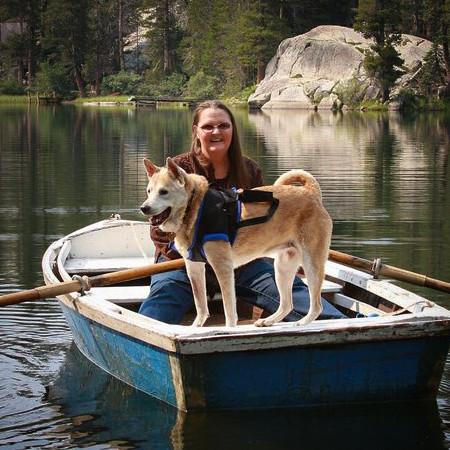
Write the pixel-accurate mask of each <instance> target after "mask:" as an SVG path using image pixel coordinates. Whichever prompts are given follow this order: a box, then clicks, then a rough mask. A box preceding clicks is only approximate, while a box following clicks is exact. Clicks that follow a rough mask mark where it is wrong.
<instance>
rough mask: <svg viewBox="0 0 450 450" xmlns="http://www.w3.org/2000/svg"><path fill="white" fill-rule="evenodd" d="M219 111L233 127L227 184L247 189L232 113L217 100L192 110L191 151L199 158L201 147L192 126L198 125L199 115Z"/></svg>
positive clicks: (246, 179)
mask: <svg viewBox="0 0 450 450" xmlns="http://www.w3.org/2000/svg"><path fill="white" fill-rule="evenodd" d="M210 108H211V109H221V110H223V111H225V112H226V113H227V114H228V116H229V118H230V121H231V124H232V126H233V134H232V136H231V143H230V147H229V149H228V160H229V170H228V174H227V178H228V182H229V183H230V184H231V185H232V186H236V187H238V188H248V187H250V176H249V173H248V170H247V166H246V164H245V163H244V158H243V157H242V150H241V144H240V141H239V134H238V131H237V127H236V121H235V120H234V116H233V114H232V112H231V111H230V110H229V109H228V107H227V106H226V105H224V104H223V103H222V102H219V101H218V100H207V101H205V102H202V103H200V104H199V105H198V106H197V107H196V108H195V110H194V115H193V118H192V143H191V151H193V152H195V154H196V155H198V156H200V158H201V147H200V141H199V139H198V138H197V135H196V132H195V129H194V126H196V125H198V122H199V120H200V114H201V113H202V112H203V111H204V110H205V109H210Z"/></svg>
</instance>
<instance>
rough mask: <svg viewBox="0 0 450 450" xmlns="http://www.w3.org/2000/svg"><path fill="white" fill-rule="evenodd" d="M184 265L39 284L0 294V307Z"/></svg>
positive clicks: (178, 262) (175, 263)
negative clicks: (38, 285)
mask: <svg viewBox="0 0 450 450" xmlns="http://www.w3.org/2000/svg"><path fill="white" fill-rule="evenodd" d="M182 267H184V260H183V259H175V260H172V261H165V262H162V263H157V264H149V265H147V266H142V267H136V268H134V269H125V270H119V271H117V272H110V273H104V274H102V275H95V276H93V277H85V278H86V279H85V280H80V279H78V280H70V281H63V282H61V283H55V284H49V285H47V286H40V287H37V288H34V289H29V290H28V291H20V292H14V293H12V294H6V295H2V296H0V307H1V306H8V305H15V304H17V303H22V302H27V301H30V300H38V299H42V298H49V297H56V296H58V295H64V294H69V293H70V292H77V291H80V290H81V289H84V288H85V286H86V285H88V286H90V287H99V286H109V285H111V284H116V283H122V282H124V281H131V280H138V279H140V278H145V277H149V276H151V275H154V274H156V273H161V272H169V271H171V270H176V269H181V268H182Z"/></svg>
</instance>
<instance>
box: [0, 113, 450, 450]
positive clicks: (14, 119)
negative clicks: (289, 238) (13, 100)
mask: <svg viewBox="0 0 450 450" xmlns="http://www.w3.org/2000/svg"><path fill="white" fill-rule="evenodd" d="M236 116H237V120H238V124H239V126H240V129H241V136H242V142H243V147H244V149H245V153H246V154H247V155H249V156H251V157H252V158H253V159H255V160H257V161H258V162H259V164H260V165H261V166H262V168H263V171H264V175H265V179H266V182H267V183H271V182H273V181H274V180H275V178H276V177H277V176H278V175H280V174H281V173H282V172H284V171H285V170H287V169H290V168H304V169H306V170H309V171H311V172H312V173H313V174H315V175H316V176H317V178H318V179H319V181H320V183H321V186H322V190H323V195H324V200H325V203H326V206H327V208H328V210H329V212H330V213H331V215H332V217H333V219H334V237H333V248H335V249H336V250H342V251H346V252H348V253H352V254H356V255H359V256H364V257H367V258H374V257H381V258H382V259H383V261H384V262H386V263H389V264H393V265H398V266H400V267H405V268H408V269H410V270H413V271H417V272H421V273H426V274H428V275H430V276H433V277H435V278H439V279H444V280H450V263H449V257H448V254H449V252H450V168H449V161H448V158H449V148H450V117H449V116H444V115H441V114H427V115H419V116H415V117H409V118H405V117H400V116H396V115H387V114H374V115H372V114H360V113H355V114H353V113H348V114H344V115H341V114H336V115H334V114H331V113H312V112H306V111H299V112H294V111H278V112H276V111H275V112H272V113H270V114H265V113H252V114H249V113H248V112H247V111H246V110H236ZM190 117H191V114H190V112H189V111H188V110H174V109H162V110H158V111H135V110H133V109H93V108H92V109H91V108H89V107H84V108H81V107H78V108H72V107H40V108H36V107H31V108H28V107H26V106H25V107H22V106H14V107H9V106H8V107H5V106H0V293H6V292H11V291H16V290H21V289H25V288H31V287H33V286H37V285H41V284H42V283H43V281H42V274H41V268H40V260H41V257H42V254H43V252H44V251H45V249H46V248H47V246H48V245H49V244H50V243H51V242H53V241H54V240H55V239H57V238H59V237H61V236H63V235H65V234H67V233H68V232H70V231H73V230H75V229H77V228H80V227H81V226H84V225H87V224H89V223H92V222H94V221H97V220H100V219H104V218H106V217H108V216H109V215H110V214H112V213H116V212H117V213H119V214H121V215H122V217H124V218H129V219H140V218H141V216H140V215H139V214H138V212H137V207H138V205H140V203H141V202H142V200H143V192H144V187H145V184H146V176H145V172H144V170H143V169H142V158H143V157H150V158H151V159H152V160H153V161H154V162H156V163H159V164H162V163H163V162H164V160H165V158H166V157H167V156H170V155H175V154H177V153H180V152H181V151H183V150H185V149H187V148H188V146H189V129H190ZM414 290H415V291H416V292H419V293H422V294H426V295H428V296H429V297H430V298H431V299H433V300H434V301H436V302H438V303H440V304H441V305H443V306H446V307H450V298H449V296H448V295H446V294H440V293H437V292H433V291H426V290H423V289H420V288H416V289H414ZM448 366H449V367H448V369H447V370H446V373H445V375H444V379H443V382H442V385H441V390H440V393H439V397H438V399H437V402H436V403H435V402H432V403H425V404H423V403H418V404H416V403H413V404H406V405H403V404H400V405H375V406H364V407H348V408H339V409H326V410H313V411H311V410H308V411H298V410H292V411H282V412H281V411H276V412H272V411H266V412H247V413H215V414H182V413H178V412H177V411H176V410H174V409H173V408H171V407H168V406H166V405H164V404H161V403H159V402H158V401H156V400H153V399H152V398H150V397H148V396H146V395H145V394H142V393H139V392H137V391H135V390H133V389H131V388H129V387H127V386H125V385H124V384H122V383H121V382H119V381H117V380H115V379H113V378H111V377H110V376H108V375H106V374H105V373H103V372H102V371H100V370H99V369H97V368H96V367H95V366H93V365H92V364H91V363H89V362H88V361H87V360H85V359H84V358H83V357H82V356H81V355H80V354H79V353H78V351H77V349H76V348H74V347H73V345H72V343H71V334H70V331H69V329H68V327H67V325H66V323H65V321H64V319H63V317H62V315H61V313H60V310H59V307H58V305H57V303H56V301H55V300H54V299H53V300H46V301H39V302H35V303H32V304H30V303H28V304H22V305H17V306H12V307H8V308H3V309H1V310H0V447H1V448H10V449H25V448H33V449H35V448H47V449H53V448H95V449H109V448H111V449H112V448H114V449H116V448H120V449H129V448H142V449H149V448H151V449H177V450H178V449H213V448H214V449H249V448H255V449H258V450H261V449H262V450H265V449H282V448H286V449H295V448H299V447H301V448H304V449H320V450H321V449H327V450H328V449H330V448H335V449H341V448H342V449H353V448H354V449H360V448H366V449H374V450H375V449H391V448H392V449H403V448H405V449H406V448H407V449H419V448H420V449H427V450H428V449H444V448H448V447H449V443H450V365H448Z"/></svg>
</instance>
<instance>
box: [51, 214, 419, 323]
mask: <svg viewBox="0 0 450 450" xmlns="http://www.w3.org/2000/svg"><path fill="white" fill-rule="evenodd" d="M145 225H146V224H145ZM130 231H132V232H130V233H128V234H127V233H124V230H123V227H117V226H116V227H111V228H106V229H101V230H98V231H95V230H94V231H92V232H86V233H80V234H75V235H74V236H72V237H69V238H68V239H66V240H65V241H64V243H63V245H62V246H61V248H60V249H59V251H58V254H57V255H56V256H55V261H54V263H53V267H52V270H53V273H54V274H55V275H56V276H57V277H58V278H59V279H60V280H61V281H67V280H70V279H72V277H73V275H87V276H94V275H99V274H103V273H108V272H112V271H117V270H122V269H130V268H135V267H139V266H143V265H146V264H151V263H152V262H153V248H152V247H151V241H150V240H149V237H148V225H146V226H143V224H141V223H139V222H137V225H135V226H133V227H132V230H130ZM143 249H145V251H144V250H143ZM326 273H327V275H326V280H325V282H324V284H323V288H322V297H323V298H325V299H326V300H328V301H329V302H330V303H332V304H333V305H334V306H336V308H338V309H339V310H340V311H341V312H343V313H344V314H345V315H346V316H347V317H348V318H353V317H376V316H384V315H387V314H388V315H390V314H394V313H395V314H401V313H407V312H420V311H421V309H423V308H424V307H425V306H424V305H423V304H421V303H423V302H420V301H418V300H417V299H419V300H424V299H422V298H421V297H418V296H416V295H415V294H411V295H412V296H413V297H415V298H411V299H408V298H404V297H405V295H404V293H405V292H406V291H404V290H401V289H400V288H397V289H400V291H401V292H400V293H399V294H398V295H396V293H395V289H394V292H393V293H392V292H389V293H388V294H387V295H384V291H382V292H383V295H379V294H378V293H376V292H371V290H370V289H368V288H367V286H368V281H369V280H372V279H373V277H372V275H370V274H367V273H364V272H361V271H356V270H354V269H351V270H350V269H349V270H348V271H347V270H346V268H345V266H342V264H337V263H334V262H331V261H328V263H327V268H326ZM298 275H299V276H300V277H302V279H303V280H304V282H305V283H306V284H307V283H308V281H307V280H306V279H305V278H304V277H303V275H302V273H301V270H300V272H299V274H298ZM149 284H150V279H149V278H147V279H140V280H134V281H129V282H125V283H121V284H117V285H112V286H108V287H94V288H92V289H91V291H90V292H91V293H93V294H94V293H98V294H100V296H101V297H102V298H103V299H105V300H108V301H110V302H112V303H114V304H116V305H118V306H120V307H123V308H126V309H129V310H132V311H137V310H138V309H139V306H140V304H141V303H142V301H143V300H145V299H146V297H147V296H148V294H149ZM369 284H370V283H369ZM393 286H394V288H396V286H395V285H393ZM209 308H210V318H209V319H208V321H207V323H206V326H217V325H222V324H224V323H225V319H224V314H223V306H222V301H221V297H220V294H216V295H215V296H214V297H213V298H210V301H209ZM265 314H266V313H265V312H264V311H263V310H261V309H260V308H258V307H256V306H252V305H249V304H248V303H245V302H244V301H241V300H239V299H238V315H239V323H240V324H250V323H253V322H254V321H255V320H257V319H258V318H260V317H264V316H265ZM194 318H195V311H194V310H192V311H191V312H190V313H188V314H187V315H186V316H185V317H184V320H183V322H182V324H183V325H190V324H191V323H192V322H193V320H194Z"/></svg>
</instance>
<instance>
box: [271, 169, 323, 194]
mask: <svg viewBox="0 0 450 450" xmlns="http://www.w3.org/2000/svg"><path fill="white" fill-rule="evenodd" d="M294 183H300V184H302V185H303V186H304V187H305V188H306V189H308V190H310V191H313V192H315V193H316V194H317V195H318V196H319V198H320V199H322V191H321V189H320V185H319V183H318V182H317V180H316V179H315V178H314V177H313V176H312V175H311V174H310V173H309V172H306V171H305V170H301V169H296V170H290V171H289V172H286V173H284V174H283V175H281V176H280V177H279V178H278V179H277V180H276V181H275V183H274V185H275V186H280V185H289V184H294Z"/></svg>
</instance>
